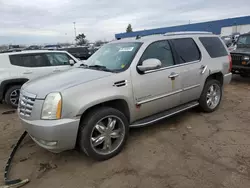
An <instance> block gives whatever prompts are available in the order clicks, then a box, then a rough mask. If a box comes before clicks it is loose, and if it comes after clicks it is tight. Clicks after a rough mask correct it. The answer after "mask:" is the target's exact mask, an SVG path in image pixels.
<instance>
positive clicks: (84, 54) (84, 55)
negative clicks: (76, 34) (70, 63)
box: [60, 46, 93, 60]
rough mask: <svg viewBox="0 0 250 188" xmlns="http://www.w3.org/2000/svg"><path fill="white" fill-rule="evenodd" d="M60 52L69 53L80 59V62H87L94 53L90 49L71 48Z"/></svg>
mask: <svg viewBox="0 0 250 188" xmlns="http://www.w3.org/2000/svg"><path fill="white" fill-rule="evenodd" d="M60 50H64V51H67V52H68V53H70V54H71V55H73V56H74V57H76V58H78V59H80V60H86V59H88V58H89V57H90V56H91V55H92V54H93V52H92V51H90V50H89V49H88V47H85V46H84V47H69V48H61V49H60Z"/></svg>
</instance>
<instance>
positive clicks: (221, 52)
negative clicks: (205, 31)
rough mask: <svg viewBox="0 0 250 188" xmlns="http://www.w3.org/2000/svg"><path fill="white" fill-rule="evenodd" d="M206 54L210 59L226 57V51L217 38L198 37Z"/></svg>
mask: <svg viewBox="0 0 250 188" xmlns="http://www.w3.org/2000/svg"><path fill="white" fill-rule="evenodd" d="M199 39H200V41H201V43H202V44H203V46H204V47H205V49H206V50H207V52H208V54H209V55H210V57H212V58H216V57H222V56H227V55H228V54H227V51H226V49H225V47H224V45H223V44H222V42H221V40H220V39H219V38H218V37H200V38H199Z"/></svg>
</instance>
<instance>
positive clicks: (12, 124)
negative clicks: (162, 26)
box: [0, 76, 250, 188]
mask: <svg viewBox="0 0 250 188" xmlns="http://www.w3.org/2000/svg"><path fill="white" fill-rule="evenodd" d="M7 110H8V107H6V106H5V105H0V130H1V132H0V178H1V179H0V185H2V184H3V183H4V182H3V173H4V167H5V164H6V161H7V159H8V157H9V154H10V152H11V150H12V147H13V145H14V144H15V143H16V142H17V140H18V138H19V137H20V135H21V134H22V132H23V129H22V127H21V125H20V122H19V120H18V117H17V114H16V113H14V114H11V113H10V114H8V113H7V114H2V112H5V111H7ZM249 122H250V79H243V78H240V77H238V76H235V77H234V79H233V81H232V83H231V84H230V85H228V86H226V88H225V92H224V97H223V101H222V103H221V106H220V107H219V109H218V110H217V111H215V112H213V113H210V114H206V113H201V112H200V111H198V110H197V109H193V110H190V111H187V112H184V113H181V114H179V115H177V116H174V117H172V118H170V119H167V120H164V121H161V122H158V123H156V124H154V125H151V126H149V127H145V128H139V129H132V130H131V131H130V137H129V139H128V142H127V145H126V147H125V148H124V150H123V151H122V152H121V153H120V154H119V155H118V156H116V157H114V158H112V159H110V160H107V161H104V162H95V161H93V160H91V159H89V158H88V157H86V156H85V155H83V154H81V153H79V152H77V151H67V152H63V153H60V154H53V153H50V152H48V151H46V150H44V149H42V148H40V147H39V146H37V145H36V144H35V143H34V142H33V141H32V140H31V139H30V138H29V137H28V136H27V137H26V139H25V140H24V142H23V143H22V144H21V148H20V149H19V150H18V152H17V154H16V155H15V158H14V161H13V164H12V170H11V174H10V176H11V178H29V179H30V183H29V184H27V185H26V186H25V188H45V187H53V188H59V187H60V188H83V187H84V188H85V187H86V188H92V187H93V188H98V187H100V188H113V187H114V188H124V187H130V188H137V187H138V188H139V187H142V188H153V187H154V188H158V187H159V188H161V187H165V188H191V187H192V188H193V187H197V188H198V187H199V188H220V187H226V188H233V187H235V188H236V187H237V188H249V187H250V125H249Z"/></svg>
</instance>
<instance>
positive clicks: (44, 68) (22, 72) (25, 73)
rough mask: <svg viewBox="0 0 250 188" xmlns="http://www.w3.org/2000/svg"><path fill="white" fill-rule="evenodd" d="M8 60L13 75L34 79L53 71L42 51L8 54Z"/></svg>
mask: <svg viewBox="0 0 250 188" xmlns="http://www.w3.org/2000/svg"><path fill="white" fill-rule="evenodd" d="M10 62H11V64H12V65H13V69H12V71H11V74H13V75H12V76H13V77H19V78H20V77H21V78H27V79H34V78H37V77H40V76H44V75H48V74H51V73H53V71H54V69H53V67H51V65H50V63H49V61H48V59H47V57H46V56H45V54H44V53H30V54H15V55H10Z"/></svg>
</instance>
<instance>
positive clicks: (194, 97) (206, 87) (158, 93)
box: [18, 32, 232, 160]
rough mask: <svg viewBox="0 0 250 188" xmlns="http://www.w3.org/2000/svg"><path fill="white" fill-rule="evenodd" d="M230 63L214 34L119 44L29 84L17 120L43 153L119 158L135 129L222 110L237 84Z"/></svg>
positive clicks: (178, 35) (157, 37) (171, 35)
mask: <svg viewBox="0 0 250 188" xmlns="http://www.w3.org/2000/svg"><path fill="white" fill-rule="evenodd" d="M230 72H231V57H230V55H229V52H228V51H227V49H226V46H225V45H224V43H223V42H222V40H221V39H220V38H219V37H218V36H216V35H213V34H211V33H206V32H193V33H191V32H189V33H187V32H184V33H168V34H165V35H155V36H148V37H137V38H129V39H123V40H117V41H113V42H111V43H109V44H106V45H104V46H103V47H101V48H100V49H99V50H98V51H97V52H96V53H95V54H94V55H93V56H91V57H90V58H89V59H88V60H87V61H86V62H85V64H82V66H81V67H79V68H73V69H70V70H68V71H64V72H63V73H57V74H52V75H49V76H47V77H43V78H42V79H37V80H35V81H30V82H27V83H26V84H24V85H23V87H22V89H21V96H20V103H19V109H18V111H19V116H20V119H21V122H22V124H23V126H24V128H25V130H26V131H27V132H28V133H29V135H30V136H31V138H32V139H33V140H34V141H35V142H36V143H37V144H38V145H40V146H41V147H43V148H46V149H48V150H50V151H52V152H61V151H64V150H69V149H73V148H75V146H76V145H77V146H79V148H80V150H81V151H83V152H84V153H86V154H87V155H88V156H90V157H92V158H94V159H96V160H106V159H109V158H111V157H113V156H115V155H117V154H118V153H119V152H120V151H121V150H122V148H123V146H124V144H125V141H126V140H127V138H128V133H129V128H131V127H141V126H146V125H148V124H151V123H154V122H156V121H158V120H161V119H163V118H167V117H169V116H171V115H174V114H177V113H179V112H182V111H184V110H187V109H190V108H193V107H196V106H200V107H201V109H202V110H203V111H205V112H212V111H214V110H216V109H217V108H218V106H219V104H220V101H221V98H222V93H223V86H224V85H225V84H228V83H229V82H230V81H231V77H232V74H231V73H230Z"/></svg>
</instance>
